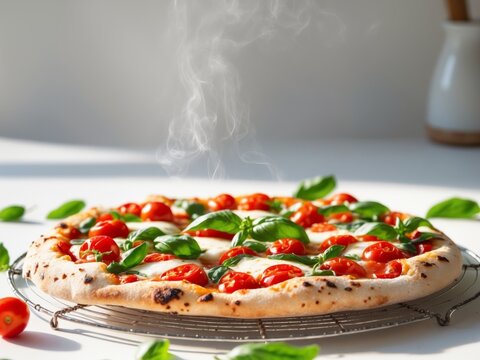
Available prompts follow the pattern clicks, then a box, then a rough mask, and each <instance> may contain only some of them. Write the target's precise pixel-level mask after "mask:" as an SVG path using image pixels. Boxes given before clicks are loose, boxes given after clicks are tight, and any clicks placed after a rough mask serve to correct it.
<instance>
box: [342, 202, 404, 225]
mask: <svg viewBox="0 0 480 360" xmlns="http://www.w3.org/2000/svg"><path fill="white" fill-rule="evenodd" d="M349 207H350V210H351V211H352V212H354V213H355V214H357V215H358V216H359V217H360V218H362V219H370V220H377V219H378V218H379V217H381V216H382V215H384V214H387V213H388V212H389V211H390V209H389V208H388V207H386V206H385V205H383V204H380V203H379V202H376V201H360V202H354V203H353V204H351V205H350V206H349ZM394 225H395V224H394Z"/></svg>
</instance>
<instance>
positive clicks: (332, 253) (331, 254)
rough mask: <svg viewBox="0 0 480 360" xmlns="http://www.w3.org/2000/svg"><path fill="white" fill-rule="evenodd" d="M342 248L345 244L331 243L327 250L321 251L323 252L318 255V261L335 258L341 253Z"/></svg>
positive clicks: (343, 248)
mask: <svg viewBox="0 0 480 360" xmlns="http://www.w3.org/2000/svg"><path fill="white" fill-rule="evenodd" d="M343 250H345V246H343V245H332V246H330V247H329V248H328V249H327V250H325V251H324V252H323V254H321V255H319V256H318V258H319V259H320V262H322V263H323V262H325V261H327V260H328V259H332V258H336V257H339V256H340V255H342V252H343Z"/></svg>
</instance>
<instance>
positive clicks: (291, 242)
mask: <svg viewBox="0 0 480 360" xmlns="http://www.w3.org/2000/svg"><path fill="white" fill-rule="evenodd" d="M275 254H296V255H305V245H303V243H302V242H301V241H300V240H297V239H288V238H287V239H280V240H277V241H275V242H274V243H273V244H272V246H271V247H270V248H268V249H267V255H275Z"/></svg>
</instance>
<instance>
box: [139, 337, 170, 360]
mask: <svg viewBox="0 0 480 360" xmlns="http://www.w3.org/2000/svg"><path fill="white" fill-rule="evenodd" d="M169 346H170V342H169V341H168V340H167V339H162V340H154V341H151V342H147V343H144V344H142V345H140V347H139V348H138V351H137V354H136V356H135V360H170V359H173V355H172V354H170V353H169V352H168V348H169Z"/></svg>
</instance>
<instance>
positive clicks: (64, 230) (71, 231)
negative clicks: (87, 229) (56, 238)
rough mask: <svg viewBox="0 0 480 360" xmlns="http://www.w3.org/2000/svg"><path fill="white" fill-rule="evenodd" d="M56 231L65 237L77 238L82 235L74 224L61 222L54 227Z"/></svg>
mask: <svg viewBox="0 0 480 360" xmlns="http://www.w3.org/2000/svg"><path fill="white" fill-rule="evenodd" d="M56 229H57V231H58V232H59V233H60V234H61V235H62V236H64V237H66V238H67V239H70V240H72V239H79V238H81V237H82V233H81V232H80V230H78V229H77V228H76V227H75V226H72V225H67V224H65V223H62V224H60V225H58V226H57V227H56Z"/></svg>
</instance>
